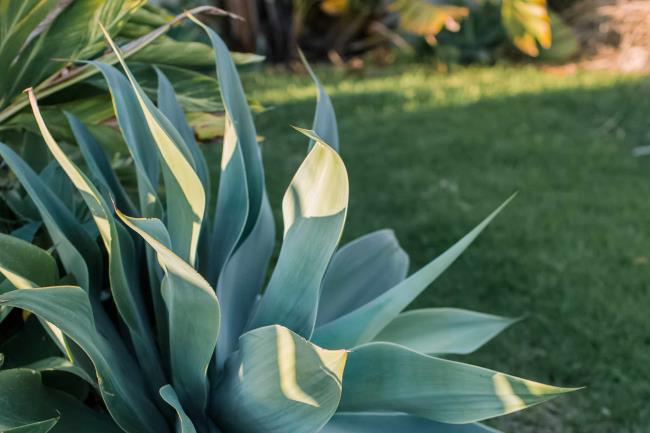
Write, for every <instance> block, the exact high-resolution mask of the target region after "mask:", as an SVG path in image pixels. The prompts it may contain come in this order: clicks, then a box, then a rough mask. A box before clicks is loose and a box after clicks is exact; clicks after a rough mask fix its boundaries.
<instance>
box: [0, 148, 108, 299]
mask: <svg viewBox="0 0 650 433" xmlns="http://www.w3.org/2000/svg"><path fill="white" fill-rule="evenodd" d="M0 156H2V157H3V158H4V160H5V162H6V163H7V164H8V165H9V167H11V169H12V170H13V172H14V173H15V174H16V177H17V178H18V180H20V182H21V184H22V185H23V187H24V188H25V190H26V191H27V193H28V194H29V196H30V198H31V199H32V200H33V202H34V204H35V205H36V206H37V207H38V210H39V212H40V214H41V216H42V218H43V223H44V224H45V226H46V227H47V231H48V233H49V235H50V237H51V238H52V242H53V244H54V246H55V248H56V250H57V252H58V253H59V256H60V258H61V262H62V263H63V267H64V268H65V269H66V271H68V273H70V274H72V275H73V276H74V277H75V279H76V281H77V283H78V284H79V285H81V287H83V288H84V289H85V290H89V291H90V293H91V300H92V302H93V304H94V305H97V304H98V303H99V289H100V288H99V287H98V283H99V282H100V280H99V279H97V278H93V279H91V278H89V275H101V269H102V263H101V255H100V252H99V248H98V247H97V245H96V244H95V242H94V241H93V240H92V239H91V238H90V236H88V234H87V233H86V232H85V230H84V229H83V228H82V226H81V225H80V224H79V223H78V222H77V220H76V219H75V217H74V215H72V213H71V212H70V210H69V209H68V208H67V207H66V206H65V205H64V204H63V203H62V202H61V200H60V199H59V198H58V197H57V196H56V195H54V194H53V193H52V191H51V190H50V189H49V188H48V187H47V185H46V184H45V183H44V182H43V181H42V180H41V179H40V177H39V176H38V175H37V174H36V173H34V171H33V170H32V169H31V168H30V167H29V166H28V165H27V164H25V162H24V161H23V160H22V159H21V158H20V157H19V156H18V155H16V153H15V152H14V151H13V150H11V148H10V147H9V146H7V145H5V144H3V143H0Z"/></svg>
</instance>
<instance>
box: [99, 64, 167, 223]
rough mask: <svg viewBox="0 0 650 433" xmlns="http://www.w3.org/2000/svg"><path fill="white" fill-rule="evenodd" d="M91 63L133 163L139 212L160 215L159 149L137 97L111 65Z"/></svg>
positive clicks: (125, 80) (152, 215) (156, 216)
mask: <svg viewBox="0 0 650 433" xmlns="http://www.w3.org/2000/svg"><path fill="white" fill-rule="evenodd" d="M90 64H91V65H93V66H95V67H96V68H97V69H98V70H99V71H100V72H101V73H102V74H103V75H104V78H105V79H106V82H107V84H108V88H109V89H110V92H111V96H112V97H113V106H114V108H115V115H116V117H117V122H118V124H119V125H120V129H121V130H122V134H123V136H124V141H125V142H126V145H127V147H128V149H129V152H130V153H131V157H132V158H133V164H134V165H135V173H136V178H137V182H138V197H139V201H140V214H141V215H142V216H145V217H149V218H152V217H155V218H161V217H162V213H163V211H162V205H161V203H160V199H159V197H158V192H157V187H158V181H159V177H160V164H159V158H158V152H157V150H156V144H155V143H154V140H153V137H152V136H151V132H150V131H149V129H148V128H147V127H146V125H147V122H146V120H145V117H144V114H143V112H142V110H141V109H140V106H139V104H138V98H137V97H136V95H135V92H134V90H133V89H132V87H131V85H130V83H129V80H127V79H126V77H124V75H122V74H121V73H120V72H119V71H118V70H117V69H115V68H114V67H113V66H111V65H108V64H105V63H101V62H90Z"/></svg>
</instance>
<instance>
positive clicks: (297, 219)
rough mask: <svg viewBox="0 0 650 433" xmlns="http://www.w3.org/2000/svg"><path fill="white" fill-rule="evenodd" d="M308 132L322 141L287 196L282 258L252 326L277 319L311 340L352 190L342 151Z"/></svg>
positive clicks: (288, 190)
mask: <svg viewBox="0 0 650 433" xmlns="http://www.w3.org/2000/svg"><path fill="white" fill-rule="evenodd" d="M308 134H309V135H311V136H312V137H313V138H315V139H317V141H316V144H315V145H314V147H313V148H312V150H311V151H310V152H309V154H308V155H307V157H306V158H305V160H304V161H303V163H302V164H301V166H300V167H299V168H298V171H297V172H296V174H295V176H294V178H293V180H292V181H291V184H290V185H289V188H288V189H287V191H286V193H285V195H284V199H283V201H282V214H283V216H284V241H283V244H282V249H281V250H280V257H279V258H278V263H277V265H276V267H275V270H274V271H273V274H272V275H271V280H270V281H269V285H268V287H267V288H266V291H265V292H264V296H263V297H262V300H261V301H260V304H259V308H258V310H257V312H256V314H255V316H254V317H253V319H252V321H251V324H250V326H249V329H253V328H257V327H261V326H266V325H271V324H274V323H277V324H280V325H282V326H285V327H287V328H289V329H291V330H292V331H294V332H296V333H297V334H299V335H303V336H305V337H306V338H309V337H310V336H311V334H312V332H313V330H314V324H315V323H316V313H317V309H318V297H319V292H320V287H321V283H322V280H323V276H324V275H325V271H326V270H327V265H328V264H329V262H330V259H331V258H332V254H333V253H334V250H335V248H336V245H337V244H338V242H339V239H340V237H341V232H342V231H343V225H344V223H345V216H346V213H347V206H348V192H349V189H348V188H349V187H348V175H347V172H346V170H345V165H344V164H343V161H342V160H341V158H340V157H339V155H338V154H337V153H336V152H335V151H334V150H333V149H332V148H331V147H329V146H328V145H327V144H325V143H324V142H323V141H321V140H322V139H320V138H318V137H317V136H316V135H315V134H314V133H312V132H308Z"/></svg>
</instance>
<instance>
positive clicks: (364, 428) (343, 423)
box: [321, 413, 500, 433]
mask: <svg viewBox="0 0 650 433" xmlns="http://www.w3.org/2000/svg"><path fill="white" fill-rule="evenodd" d="M396 432H404V433H500V432H499V431H498V430H495V429H492V428H490V427H487V426H484V425H482V424H477V423H476V424H445V423H441V422H437V421H431V420H429V419H426V418H418V417H415V416H411V415H404V414H398V413H395V414H393V413H337V414H336V415H334V416H333V417H332V419H331V420H330V422H328V423H327V425H326V426H325V427H324V428H323V430H321V433H396Z"/></svg>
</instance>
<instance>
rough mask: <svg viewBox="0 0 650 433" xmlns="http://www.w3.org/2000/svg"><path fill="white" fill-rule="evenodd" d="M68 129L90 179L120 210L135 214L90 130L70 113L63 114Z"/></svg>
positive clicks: (131, 203)
mask: <svg viewBox="0 0 650 433" xmlns="http://www.w3.org/2000/svg"><path fill="white" fill-rule="evenodd" d="M65 116H66V118H67V119H68V123H69V124H70V129H71V130H72V134H73V135H74V138H75V140H76V141H77V144H78V145H79V150H81V154H82V155H83V157H84V160H85V161H86V165H87V166H88V168H89V169H90V172H91V173H92V177H93V178H94V179H95V180H96V181H97V182H99V183H100V184H101V185H102V186H103V187H104V188H105V189H106V190H107V191H110V192H111V195H112V197H113V199H114V200H115V203H116V204H117V206H119V208H120V209H124V210H125V211H128V212H135V209H136V208H135V206H134V205H133V202H131V198H130V197H129V196H128V194H127V193H126V191H125V190H124V187H123V186H122V184H121V183H120V181H119V179H118V178H117V175H116V174H115V172H114V171H113V168H112V167H111V164H110V162H109V160H108V158H107V157H106V154H105V153H104V149H102V147H101V145H100V144H99V142H98V141H97V139H96V138H95V137H94V136H93V134H92V133H91V132H90V130H89V129H88V128H87V127H86V125H84V124H83V123H82V122H81V120H79V118H77V117H76V116H75V115H74V114H72V113H68V112H66V113H65Z"/></svg>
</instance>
